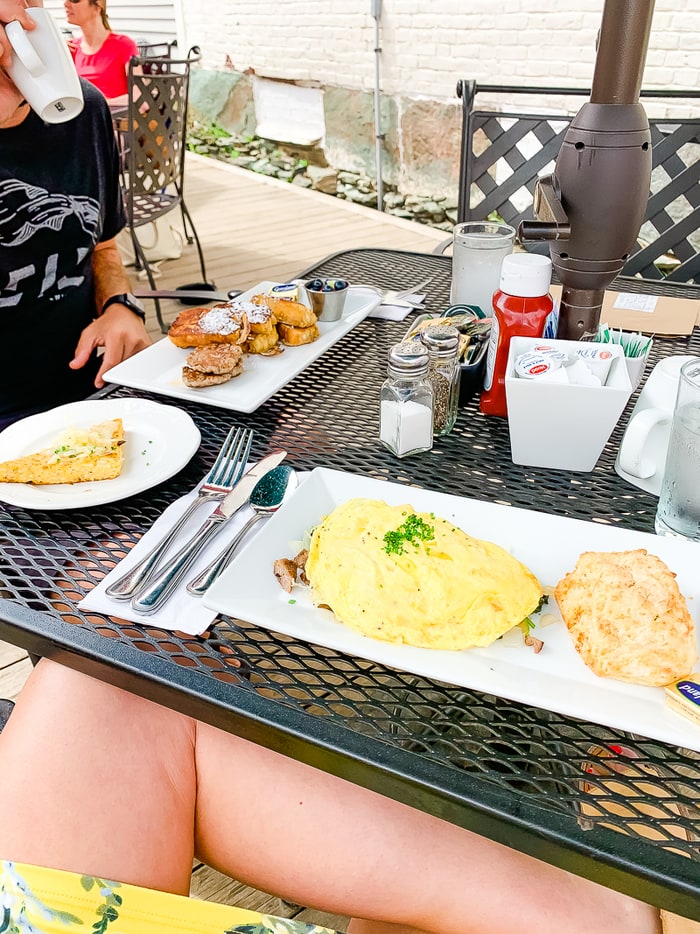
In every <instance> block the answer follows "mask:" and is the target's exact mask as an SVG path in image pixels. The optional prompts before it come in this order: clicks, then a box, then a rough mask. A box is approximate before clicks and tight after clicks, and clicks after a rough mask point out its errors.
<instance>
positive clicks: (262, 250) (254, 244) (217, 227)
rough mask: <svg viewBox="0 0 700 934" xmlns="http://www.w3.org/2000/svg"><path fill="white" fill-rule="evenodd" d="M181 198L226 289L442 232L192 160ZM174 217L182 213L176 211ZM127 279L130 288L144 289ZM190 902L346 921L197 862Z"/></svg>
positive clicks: (192, 275) (13, 682)
mask: <svg viewBox="0 0 700 934" xmlns="http://www.w3.org/2000/svg"><path fill="white" fill-rule="evenodd" d="M185 197H186V201H187V206H188V208H189V211H190V214H191V215H192V218H193V220H194V223H195V225H196V228H197V232H198V234H199V237H200V240H201V242H202V247H203V250H204V256H205V260H206V264H207V274H208V278H209V280H210V281H213V282H215V283H216V285H217V287H218V288H220V289H223V290H227V289H233V288H240V289H245V288H249V287H250V286H253V285H255V284H256V283H257V282H260V281H261V280H263V279H276V280H278V281H284V280H285V279H289V278H293V277H294V276H295V275H297V274H298V273H299V272H301V271H302V270H303V269H304V268H306V267H308V266H310V265H312V264H313V263H315V262H317V261H319V260H321V259H323V257H324V256H327V255H328V254H330V253H334V252H336V251H338V250H343V249H350V248H355V247H371V246H374V247H386V248H392V249H401V250H417V251H422V252H430V251H432V250H433V248H434V247H435V246H436V244H438V243H440V242H441V241H442V240H443V239H444V238H445V234H444V233H443V232H441V231H438V230H434V229H432V228H430V227H424V226H422V225H420V224H415V223H412V222H410V221H405V220H401V219H399V218H395V217H391V216H390V215H385V214H380V213H378V212H377V211H373V210H371V209H369V208H363V207H361V206H358V205H354V204H351V203H349V202H346V201H341V200H339V199H337V198H332V197H329V196H328V195H323V194H319V193H317V192H312V191H308V190H306V189H301V188H295V187H294V186H292V185H289V184H287V183H285V182H280V181H277V180H276V179H268V178H265V177H263V176H259V175H255V174H253V173H251V172H247V171H245V170H244V169H239V168H236V167H234V166H228V165H225V164H224V163H220V162H216V161H214V160H211V159H207V158H205V157H202V156H195V155H190V156H188V166H187V178H186V191H185ZM173 217H179V215H176V214H175V212H173ZM132 272H133V271H132ZM158 273H159V275H158V285H159V287H162V288H174V287H175V286H178V285H184V284H186V283H193V282H199V281H200V280H201V273H200V271H199V263H198V260H197V254H196V250H195V248H194V246H191V245H186V246H185V248H184V251H183V254H182V256H181V257H180V258H179V259H177V260H167V261H163V262H161V263H160V264H158ZM133 278H134V284H135V285H137V284H138V285H139V286H142V287H147V283H146V284H144V283H143V282H141V281H139V280H138V279H137V278H136V277H135V276H134V277H133ZM182 307H183V306H182V305H180V303H179V302H175V301H167V302H164V303H163V313H164V315H165V317H166V319H167V320H171V319H172V318H173V317H174V316H175V315H176V314H177V312H178V311H179V310H181V308H182ZM148 326H149V331H150V332H151V333H152V335H153V337H154V339H158V338H159V337H160V336H161V335H160V332H159V331H158V327H157V322H156V319H155V314H154V313H153V309H152V307H151V308H150V309H149V315H148ZM30 670H31V663H30V661H29V659H28V657H27V654H26V652H24V651H23V650H21V649H18V648H16V647H15V646H12V645H8V644H6V643H2V642H0V697H7V698H10V699H13V700H14V699H15V698H16V697H17V695H18V694H19V692H20V690H21V688H22V685H23V684H24V682H25V680H26V679H27V677H28V675H29V672H30ZM192 894H193V895H194V896H195V897H197V898H203V899H207V900H210V901H215V902H223V903H224V904H235V905H241V906H243V907H246V908H251V909H255V910H261V911H265V912H270V913H274V914H279V915H282V916H284V917H295V918H298V919H299V920H303V921H307V922H310V923H316V924H326V925H328V926H329V927H331V928H333V927H335V928H336V929H337V930H338V931H344V930H345V927H346V923H347V919H344V918H338V917H335V916H327V915H323V914H321V913H320V912H316V911H311V910H308V909H303V908H298V907H295V906H288V905H286V904H284V903H281V902H280V901H279V899H276V898H274V897H272V896H270V895H267V894H265V893H264V892H258V891H256V890H255V889H251V888H249V887H248V886H244V885H242V884H241V883H238V882H236V881H234V880H232V879H229V878H228V877H226V876H222V875H220V874H219V873H217V872H215V871H214V870H212V869H211V868H209V867H208V866H203V865H201V864H197V865H196V866H195V867H194V871H193V874H192Z"/></svg>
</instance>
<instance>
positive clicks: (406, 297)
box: [356, 276, 433, 308]
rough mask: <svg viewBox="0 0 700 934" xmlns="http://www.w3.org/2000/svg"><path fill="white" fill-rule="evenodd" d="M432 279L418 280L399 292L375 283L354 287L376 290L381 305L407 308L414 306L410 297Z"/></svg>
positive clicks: (430, 277)
mask: <svg viewBox="0 0 700 934" xmlns="http://www.w3.org/2000/svg"><path fill="white" fill-rule="evenodd" d="M432 281H433V277H432V276H429V277H428V278H427V279H424V280H423V281H422V282H418V283H417V284H416V285H412V286H411V287H410V288H408V289H403V290H402V291H400V292H395V291H393V290H392V289H381V288H379V287H378V286H376V285H363V284H359V285H357V286H356V288H361V289H371V290H372V291H373V292H376V293H377V294H378V295H379V296H380V297H381V300H382V304H383V305H404V306H406V307H409V308H415V307H416V303H415V302H413V301H411V298H412V297H413V296H414V295H416V294H417V293H420V291H421V289H424V288H425V287H426V285H428V284H429V283H431V282H432Z"/></svg>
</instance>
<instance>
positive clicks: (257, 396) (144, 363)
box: [105, 282, 381, 412]
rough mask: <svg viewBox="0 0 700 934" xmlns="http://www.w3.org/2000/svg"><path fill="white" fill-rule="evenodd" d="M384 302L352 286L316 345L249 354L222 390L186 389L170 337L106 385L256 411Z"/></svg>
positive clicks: (111, 374)
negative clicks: (340, 311)
mask: <svg viewBox="0 0 700 934" xmlns="http://www.w3.org/2000/svg"><path fill="white" fill-rule="evenodd" d="M275 284H276V283H274V282H260V283H258V285H256V286H255V287H254V288H252V289H248V291H247V292H244V293H243V294H242V295H239V296H238V298H239V300H240V301H249V300H250V298H251V297H252V296H253V295H258V294H259V293H261V292H267V291H268V289H269V288H270V286H272V285H275ZM380 301H381V299H380V296H379V295H378V294H377V293H375V292H372V291H371V290H370V289H360V288H357V289H355V288H353V287H351V288H350V289H349V290H348V296H347V299H346V300H345V308H344V309H343V316H342V318H341V319H340V320H339V321H333V322H329V323H324V322H322V321H320V322H319V324H318V329H319V331H320V332H321V336H320V337H319V338H318V339H317V340H315V341H314V342H313V343H312V344H304V345H302V346H301V347H285V349H284V352H283V353H281V354H277V355H276V356H274V357H265V356H261V355H260V354H246V357H245V360H244V362H243V372H242V373H241V375H240V376H237V377H235V378H234V379H232V380H231V381H230V382H228V383H222V384H221V385H219V386H207V387H206V388H204V389H191V388H190V387H189V386H185V384H184V383H183V381H182V376H181V373H182V365H183V363H184V361H185V357H186V356H187V354H188V352H189V351H188V350H185V349H183V348H181V347H176V346H175V345H174V344H173V343H171V341H169V340H168V338H167V337H166V338H164V339H163V340H161V341H158V342H157V343H156V344H153V345H151V346H150V347H147V348H146V349H145V350H142V351H141V352H140V353H137V354H134V356H133V357H129V359H128V360H123V361H122V362H121V363H118V364H117V366H115V367H112V369H111V370H108V371H107V372H106V373H105V380H107V382H110V383H118V384H119V385H120V386H130V387H131V388H132V389H144V390H146V391H147V392H157V393H162V394H163V395H164V396H172V397H173V398H175V399H190V400H192V401H193V402H201V403H203V404H204V405H216V406H219V407H220V408H223V409H232V410H233V411H235V412H254V411H255V410H256V409H257V408H258V407H259V406H261V405H262V404H263V402H267V400H268V399H269V398H270V397H271V396H273V395H274V394H275V393H276V392H277V391H278V390H279V389H281V388H282V387H283V386H286V385H287V383H289V382H290V381H291V380H293V379H294V377H295V376H298V375H299V373H301V371H302V370H304V369H305V368H306V367H307V366H309V364H310V363H313V362H314V361H315V360H317V359H318V358H319V357H320V356H321V354H322V353H324V352H325V351H326V350H328V348H329V347H332V346H333V344H335V343H337V342H338V341H339V340H340V339H341V337H344V336H345V335H346V334H347V333H348V331H351V330H352V329H353V328H354V327H355V326H356V325H357V324H359V323H360V321H363V320H364V319H365V318H366V317H367V315H368V314H369V313H370V312H371V311H373V310H374V309H375V308H376V307H377V305H378V304H379V302H380Z"/></svg>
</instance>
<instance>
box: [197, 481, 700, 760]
mask: <svg viewBox="0 0 700 934" xmlns="http://www.w3.org/2000/svg"><path fill="white" fill-rule="evenodd" d="M356 496H360V497H367V498H370V499H379V500H384V501H385V502H387V503H390V504H392V505H401V504H402V503H410V504H411V505H412V506H413V507H414V508H415V509H416V510H419V511H421V512H434V513H435V515H437V516H441V517H443V518H451V519H453V521H454V522H455V523H456V524H457V525H459V527H460V528H462V529H464V530H465V531H466V532H468V533H469V534H470V535H474V536H476V537H478V538H483V539H487V540H488V541H492V542H495V543H496V544H498V545H501V546H502V547H503V548H506V549H508V551H510V552H511V553H512V554H513V555H515V557H516V558H518V559H519V560H520V561H522V562H523V563H524V564H526V565H527V566H528V567H529V568H530V570H531V571H532V572H533V574H535V575H536V576H537V577H538V579H539V581H540V583H541V584H542V585H543V586H544V587H553V586H554V585H555V584H557V583H558V581H559V580H561V578H562V577H563V576H564V574H565V573H566V572H567V571H570V570H572V569H573V567H574V565H575V564H576V561H577V559H578V557H579V555H580V554H581V552H582V551H587V550H592V551H623V550H627V549H633V548H646V549H647V551H649V552H650V553H652V554H656V555H658V556H659V557H660V558H661V559H662V560H663V561H665V562H666V564H667V565H668V566H669V567H670V568H671V570H672V571H674V572H675V573H676V575H677V580H678V586H679V587H680V589H681V593H683V594H684V596H685V597H686V598H687V599H688V606H689V609H690V613H691V615H692V616H693V618H694V620H695V623H696V627H697V625H698V613H699V612H700V578H698V573H697V569H698V565H699V564H700V545H698V544H696V543H693V542H685V541H681V540H679V539H672V538H660V537H657V536H655V535H651V534H648V533H645V532H634V531H631V530H629V529H620V528H614V527H612V526H609V525H603V524H601V523H596V522H582V521H581V520H580V519H567V518H564V517H562V516H552V515H547V514H545V513H539V512H531V511H529V510H527V509H517V508H515V507H512V506H499V505H496V504H495V503H484V502H480V501H477V500H472V499H466V498H464V497H461V496H450V495H447V494H445V493H435V492H432V491H430V490H420V489H417V488H415V487H409V486H402V485H401V484H398V483H390V482H388V481H384V480H375V479H371V478H369V477H360V476H356V475H354V474H348V473H342V472H340V471H335V470H328V469H325V468H321V469H317V470H314V471H313V472H312V473H311V474H309V476H308V478H307V479H306V480H304V481H303V483H301V485H300V486H299V488H298V489H297V491H296V492H295V493H294V494H293V495H292V496H291V497H290V498H289V500H287V502H285V504H284V505H283V506H282V507H281V509H280V510H279V512H277V513H276V514H275V515H274V516H273V517H272V518H271V519H269V520H268V521H267V523H266V525H265V526H264V528H263V529H262V530H261V531H260V532H259V533H258V534H257V535H256V536H255V537H254V538H253V539H252V541H249V542H248V543H247V544H246V546H245V548H244V549H243V550H242V551H241V552H240V554H239V555H238V557H236V558H235V559H234V560H233V561H232V563H231V565H230V566H229V567H228V568H227V569H226V571H224V573H223V574H222V575H221V577H220V578H219V579H218V580H217V581H216V582H215V583H214V584H213V586H212V587H211V588H210V590H209V591H208V593H207V594H206V595H205V597H204V602H205V604H206V605H207V606H208V607H210V608H211V609H213V610H218V611H219V612H222V613H226V614H228V615H230V616H233V617H238V618H240V619H245V620H250V621H251V622H253V623H256V624H258V625H261V626H264V627H266V628H267V629H271V630H273V631H276V632H281V633H285V634H286V635H289V636H293V637H295V638H297V639H303V640H305V641H307V642H313V643H316V644H317V645H323V646H326V647H328V648H332V649H337V650H338V651H341V652H345V653H346V654H348V655H353V656H359V657H360V658H368V659H371V660H372V661H376V662H379V663H381V664H383V665H388V666H390V667H392V668H398V669H403V670H404V671H410V672H413V673H415V674H418V675H424V676H425V677H428V678H435V679H436V680H438V681H445V682H447V683H450V684H456V685H461V686H463V687H467V688H473V689H474V690H478V691H484V692H486V693H489V694H495V695H497V696H499V697H506V698H509V699H510V700H513V701H517V702H521V703H524V704H533V705H535V706H537V707H544V708H545V709H547V710H553V711H556V712H558V713H562V714H566V715H568V716H573V717H581V718H582V719H584V720H589V721H593V722H594V723H602V724H605V725H606V726H610V727H613V728H616V729H620V730H626V731H630V732H632V733H641V734H642V735H644V736H650V737H652V738H654V739H659V740H663V741H665V742H668V743H672V744H674V745H678V746H685V747H687V748H691V749H696V750H698V751H700V728H698V727H697V726H694V725H693V724H692V723H691V722H689V721H687V720H685V719H684V718H683V717H680V716H679V715H677V714H675V713H673V712H672V711H670V710H669V709H668V708H667V707H666V706H665V702H664V691H663V688H653V687H642V686H641V685H634V684H625V683H624V682H622V681H614V680H612V679H611V678H599V677H598V676H597V675H594V674H593V672H592V671H590V670H589V669H588V668H586V666H585V665H584V663H583V661H582V660H581V658H580V657H579V655H578V654H577V652H576V650H575V649H574V647H573V645H572V642H571V638H570V636H569V633H568V632H567V629H566V626H565V625H564V623H563V622H561V621H559V622H556V623H553V624H552V625H551V626H547V627H545V628H542V629H541V630H539V629H536V630H535V633H534V634H535V635H536V636H538V637H540V638H541V639H543V641H544V644H545V645H544V649H543V650H542V652H540V654H539V655H535V653H534V652H533V650H532V649H530V648H528V647H527V646H525V645H522V646H517V647H515V648H511V647H510V646H508V645H504V644H503V642H502V641H497V642H495V643H494V644H493V645H491V646H489V647H488V648H485V649H468V650H465V651H462V652H447V651H440V650H435V649H419V648H415V647H414V646H410V645H394V644H391V643H388V642H381V641H379V640H378V639H372V638H369V637H368V636H363V635H361V634H360V633H358V632H355V630H353V629H350V628H349V627H347V626H344V625H343V624H342V623H339V622H338V621H337V620H336V618H335V617H334V615H333V614H332V613H331V612H330V611H329V610H322V609H319V608H317V607H314V606H313V605H312V603H311V601H310V599H309V596H308V591H307V590H306V588H305V587H303V586H298V587H295V588H294V589H293V591H292V593H291V594H288V593H286V592H285V591H284V590H282V588H281V587H280V585H279V584H278V583H277V581H276V580H275V577H274V575H273V572H272V565H273V562H274V561H275V559H276V558H282V557H292V556H293V554H294V552H295V548H296V547H298V546H295V545H294V544H293V543H294V542H299V541H301V540H302V539H303V537H304V533H305V531H306V530H308V529H310V528H313V526H314V525H316V524H317V523H318V522H319V521H320V520H321V519H322V518H323V516H325V515H327V514H328V513H329V512H330V511H331V510H332V509H334V508H335V506H337V505H339V504H340V503H343V502H345V501H346V500H348V499H351V498H353V497H356ZM551 604H553V601H550V606H549V607H547V610H546V612H548V613H550V612H551V613H555V614H556V613H558V611H557V609H556V606H553V605H551ZM535 619H537V618H535ZM698 635H699V638H700V633H698Z"/></svg>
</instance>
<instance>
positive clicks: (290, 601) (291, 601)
mask: <svg viewBox="0 0 700 934" xmlns="http://www.w3.org/2000/svg"><path fill="white" fill-rule="evenodd" d="M287 603H296V600H287Z"/></svg>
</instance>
